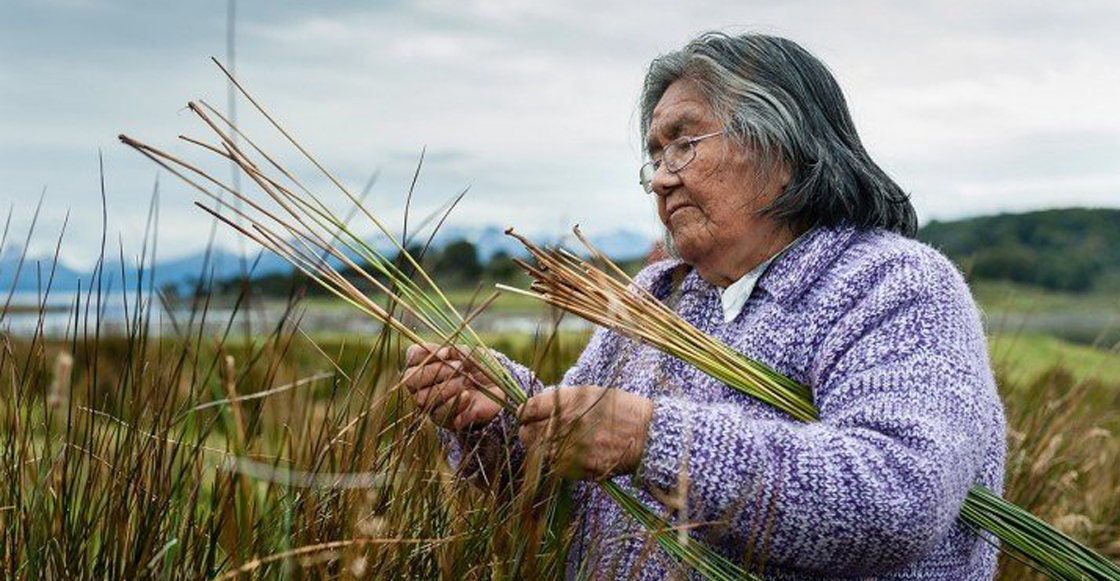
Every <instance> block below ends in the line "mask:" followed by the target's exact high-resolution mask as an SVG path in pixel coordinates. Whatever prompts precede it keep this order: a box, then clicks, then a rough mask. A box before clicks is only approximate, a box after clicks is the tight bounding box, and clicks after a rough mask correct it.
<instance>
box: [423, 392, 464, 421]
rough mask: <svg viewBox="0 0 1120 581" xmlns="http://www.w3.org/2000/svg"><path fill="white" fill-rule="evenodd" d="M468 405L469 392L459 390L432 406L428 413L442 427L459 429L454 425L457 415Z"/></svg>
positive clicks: (457, 419)
mask: <svg viewBox="0 0 1120 581" xmlns="http://www.w3.org/2000/svg"><path fill="white" fill-rule="evenodd" d="M469 405H470V394H469V393H467V392H459V393H457V394H455V395H454V396H451V397H449V398H447V399H445V400H444V401H442V402H440V403H438V404H436V405H435V406H433V408H432V409H431V411H429V412H428V415H429V416H430V417H431V418H432V421H434V422H435V423H436V424H438V425H440V426H443V427H445V428H446V427H450V428H453V429H459V428H458V427H456V425H457V424H458V423H459V417H460V416H461V415H462V413H463V410H464V409H466V407H467V406H469Z"/></svg>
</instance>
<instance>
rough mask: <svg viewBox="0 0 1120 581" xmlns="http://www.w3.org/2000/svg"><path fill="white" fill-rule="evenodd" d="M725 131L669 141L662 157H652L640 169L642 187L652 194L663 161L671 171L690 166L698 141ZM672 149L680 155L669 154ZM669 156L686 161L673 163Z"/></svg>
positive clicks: (694, 157) (674, 171)
mask: <svg viewBox="0 0 1120 581" xmlns="http://www.w3.org/2000/svg"><path fill="white" fill-rule="evenodd" d="M724 133H727V130H726V129H724V130H722V131H716V132H715V133H707V134H704V135H698V136H696V137H681V138H678V139H674V140H673V141H672V142H670V143H669V145H666V146H665V149H664V150H662V151H663V153H662V154H661V159H651V160H649V161H647V162H645V163H644V164H642V167H641V168H640V169H639V170H638V183H640V184H642V189H643V190H645V191H646V193H647V194H652V193H653V178H654V176H656V175H657V170H658V169H660V168H661V164H662V163H665V169H666V170H668V171H669V173H677V172H679V171H681V170H682V169H684V168H685V167H688V164H690V163H692V162H693V161H694V160H695V159H696V144H697V143H699V142H701V141H704V140H705V139H708V138H711V137H715V136H717V135H723V134H724ZM682 146H683V147H684V149H683V150H682V149H680V148H681V147H682ZM674 148H675V149H674ZM670 151H677V152H679V153H680V156H676V155H669V152H670ZM686 156H687V157H688V159H684V157H686ZM667 157H674V158H679V159H684V161H681V162H679V163H673V162H672V161H666V159H665V158H667Z"/></svg>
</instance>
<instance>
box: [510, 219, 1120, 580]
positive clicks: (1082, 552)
mask: <svg viewBox="0 0 1120 581" xmlns="http://www.w3.org/2000/svg"><path fill="white" fill-rule="evenodd" d="M574 233H575V236H576V238H577V239H579V241H580V242H581V243H583V245H584V246H585V247H586V248H587V250H588V251H589V252H590V254H591V256H592V257H594V259H595V260H596V261H597V262H599V263H600V264H602V265H603V269H605V270H602V269H600V268H598V267H597V266H596V265H595V264H593V263H592V262H589V261H588V260H585V259H583V258H580V257H579V256H577V255H575V254H573V253H571V252H568V251H566V250H564V249H544V248H540V247H538V246H536V245H535V244H533V243H532V242H530V241H529V240H527V239H526V238H524V237H522V236H519V235H517V234H516V233H514V232H513V231H512V230H509V231H507V234H509V235H511V236H513V237H515V238H517V239H518V240H519V241H520V242H521V243H522V244H523V245H524V246H525V248H526V249H527V250H528V251H529V253H530V254H531V256H532V258H533V260H534V261H535V264H528V263H525V262H521V261H518V263H519V265H520V266H521V267H522V268H523V269H524V270H525V271H526V272H527V273H528V274H529V275H530V276H531V277H532V278H533V282H532V285H531V286H530V290H529V291H524V290H519V289H516V288H509V287H504V288H505V290H508V291H510V292H517V293H520V294H523V295H526V296H532V297H536V298H537V299H539V300H540V301H542V302H543V303H546V304H549V305H552V306H554V307H557V308H560V309H563V310H565V311H567V312H570V313H573V314H575V315H577V316H580V317H583V318H585V319H587V320H589V321H591V322H593V323H595V324H597V325H600V326H603V327H606V328H609V329H612V330H614V331H616V332H618V333H622V334H624V335H626V336H629V337H632V338H634V339H636V340H639V341H642V342H644V343H646V344H649V345H651V346H653V347H655V348H657V349H658V350H660V351H663V352H665V353H668V354H670V355H672V356H674V357H677V358H678V359H680V360H682V361H684V362H686V363H688V364H690V365H692V366H694V367H696V368H697V369H699V370H701V371H703V372H704V373H706V374H708V375H709V376H711V377H713V378H715V379H717V380H719V381H720V382H721V383H723V384H725V385H726V386H727V387H728V388H730V389H735V390H737V391H740V392H742V393H744V394H746V395H749V396H751V397H753V398H755V399H758V400H760V401H762V402H764V403H767V404H770V405H772V406H774V407H775V408H777V409H779V410H781V411H783V412H785V413H787V414H789V415H790V416H791V417H792V418H794V419H796V420H800V421H809V422H812V421H816V420H817V419H818V417H817V416H818V414H817V410H816V408H815V407H814V402H813V397H812V394H811V393H810V391H809V389H808V387H807V386H804V385H801V384H798V383H797V382H794V381H793V380H791V379H789V378H786V377H784V376H782V375H781V374H779V373H778V372H776V371H775V370H773V369H771V368H769V367H767V366H766V365H764V364H762V363H760V362H757V361H754V360H752V359H750V358H749V357H747V356H746V355H743V354H741V353H738V352H735V351H734V350H733V349H731V348H730V347H728V346H727V345H725V344H723V343H721V342H719V341H718V340H716V339H714V338H712V337H710V336H708V335H706V334H704V333H702V332H700V331H699V330H697V329H696V328H695V327H693V326H692V325H691V324H689V323H688V322H687V321H685V320H684V319H682V318H681V317H680V316H679V315H677V314H676V313H674V312H673V311H671V310H670V309H668V308H667V307H666V306H665V305H664V304H662V302H661V301H659V300H658V299H657V298H656V297H654V296H653V295H652V294H650V293H649V292H648V291H646V290H645V289H643V288H641V287H639V286H638V285H636V284H634V281H633V280H632V279H630V277H629V276H628V275H627V274H626V273H625V272H623V271H622V270H621V269H619V268H618V267H617V266H616V265H615V264H614V263H613V262H611V261H610V259H609V258H607V257H606V256H604V255H603V254H602V253H601V252H599V251H598V250H597V249H596V248H595V247H594V246H592V245H591V244H590V243H589V242H588V241H587V240H586V239H585V238H584V237H583V236H582V234H581V233H580V231H579V228H578V227H577V228H575V230H574ZM1036 403H1037V404H1039V405H1043V406H1048V407H1054V406H1057V405H1059V404H1060V403H1061V401H1060V400H1054V401H1047V400H1040V401H1038V402H1036ZM1037 435H1038V432H1037V431H1032V432H1028V433H1026V434H1025V435H1024V436H1023V437H1024V438H1025V439H1028V440H1029V439H1034V438H1036V437H1037ZM1050 442H1051V443H1052V444H1054V445H1057V444H1059V443H1060V440H1058V439H1057V436H1055V437H1054V438H1050ZM1038 461H1044V460H1043V459H1039V460H1038ZM1105 501H1106V506H1108V507H1111V506H1113V504H1114V502H1112V501H1111V499H1105ZM1104 510H1109V509H1108V508H1105V509H1104ZM1074 516H1079V517H1083V516H1084V515H1074ZM957 518H958V519H959V520H960V521H961V522H963V523H964V524H966V525H968V526H970V527H972V528H973V529H976V530H979V531H983V532H984V533H987V534H990V535H991V537H993V538H994V539H997V540H998V541H999V543H1000V545H999V546H1000V547H1001V548H1002V549H1003V550H1004V553H1005V555H1008V556H1010V557H1013V558H1015V559H1016V560H1018V561H1021V562H1022V563H1024V564H1025V565H1027V566H1029V567H1031V568H1032V569H1034V570H1036V571H1038V572H1040V573H1044V574H1046V575H1047V576H1049V577H1050V578H1052V579H1062V580H1066V581H1082V580H1086V579H1094V580H1101V581H1116V580H1120V565H1117V564H1116V563H1115V562H1114V561H1112V560H1111V559H1109V558H1108V557H1106V556H1105V555H1103V554H1101V553H1099V552H1096V551H1094V550H1093V549H1092V548H1090V547H1089V546H1087V545H1085V544H1084V543H1083V542H1081V541H1079V540H1078V539H1076V538H1075V537H1074V536H1072V535H1070V534H1068V533H1066V532H1065V531H1063V530H1061V529H1060V528H1059V527H1057V526H1055V525H1054V524H1051V523H1048V522H1047V521H1046V520H1043V519H1041V518H1039V517H1038V516H1036V515H1034V514H1032V513H1031V512H1030V511H1029V510H1028V509H1025V508H1024V507H1021V506H1019V505H1016V504H1015V503H1014V502H1008V501H1007V500H1005V499H1004V498H1002V497H1001V496H1000V495H998V494H996V493H994V492H992V491H991V490H989V489H987V488H985V487H984V486H981V485H978V484H974V485H973V486H972V488H971V489H970V490H969V491H968V495H967V497H966V498H965V500H964V503H963V505H962V507H961V509H960V513H959V515H958V517H957Z"/></svg>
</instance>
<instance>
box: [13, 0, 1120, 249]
mask: <svg viewBox="0 0 1120 581" xmlns="http://www.w3.org/2000/svg"><path fill="white" fill-rule="evenodd" d="M226 13H227V4H226V1H224V0H206V1H199V2H140V1H133V2H125V1H123V0H122V1H117V2H106V1H100V0H4V1H3V3H2V5H0V203H2V204H0V211H2V212H3V213H4V214H6V212H7V207H8V206H9V205H10V204H11V205H14V208H15V214H14V216H15V217H14V221H13V231H14V232H16V233H22V232H24V231H25V230H26V227H27V224H28V223H29V220H30V217H31V213H32V210H33V206H34V202H35V201H36V200H37V199H38V197H39V194H40V192H41V191H43V189H44V188H46V192H47V193H46V200H47V201H46V204H45V208H44V211H43V217H42V219H41V221H40V230H39V232H40V235H39V236H37V242H36V243H35V244H34V245H33V246H34V248H35V250H37V251H42V250H45V249H46V248H47V247H49V246H50V244H51V239H52V238H53V237H54V236H56V235H57V232H58V230H59V228H60V227H61V225H62V221H63V218H64V216H65V215H66V212H67V211H68V210H69V211H70V212H71V215H70V226H69V228H68V230H67V240H68V242H67V244H66V246H65V250H64V257H65V259H66V261H67V262H68V263H70V264H72V265H75V266H79V267H81V266H88V265H89V264H90V262H91V261H92V260H93V258H94V257H95V256H96V246H97V242H98V241H99V239H100V197H99V190H98V180H97V176H98V173H97V155H98V151H99V150H100V151H102V152H103V154H104V159H105V174H106V183H107V194H108V204H109V213H110V220H109V232H110V240H114V239H115V238H116V237H117V236H118V234H119V235H120V236H121V238H122V239H123V240H124V242H125V244H126V245H134V244H135V241H136V240H137V239H138V238H139V237H140V235H141V233H142V231H143V220H144V216H145V213H146V211H147V204H148V200H149V198H150V196H151V191H152V186H153V182H154V180H155V178H156V175H157V171H156V168H155V166H154V165H152V164H151V163H150V162H148V161H146V160H144V159H143V158H141V157H139V156H138V155H137V154H135V153H133V152H131V151H130V150H126V149H125V148H124V147H123V146H121V145H119V144H118V143H117V141H116V135H117V134H118V133H122V132H123V133H128V134H130V135H133V136H136V137H138V138H140V139H142V140H145V141H149V142H151V143H153V144H157V145H166V146H170V147H172V149H174V150H175V151H183V150H185V148H183V147H181V146H177V145H174V141H175V136H176V135H178V134H179V133H187V134H192V135H202V134H203V132H202V131H201V128H200V127H199V126H198V124H197V122H196V121H195V120H194V119H193V118H192V117H191V116H190V115H189V114H188V113H186V112H184V111H183V106H184V105H185V103H186V102H187V101H188V100H190V99H195V98H199V97H202V98H205V99H208V100H209V101H210V102H212V103H214V104H215V105H221V106H223V107H224V105H225V102H226V93H225V90H226V86H225V83H224V79H223V77H222V76H221V74H220V72H219V71H218V70H217V69H216V68H215V67H214V66H213V65H212V64H211V63H210V62H209V58H208V57H210V56H211V55H213V56H216V57H218V58H220V59H224V58H225V56H226V40H225V39H226V23H227V18H226ZM236 22H237V53H236V67H237V72H238V76H239V77H240V78H241V80H242V81H243V82H244V83H245V84H247V85H248V87H249V88H250V90H251V91H253V92H254V93H255V94H256V95H257V96H258V97H260V98H261V99H262V100H263V101H264V102H265V103H266V104H267V105H268V107H269V108H270V110H271V112H272V113H274V114H275V115H276V116H277V117H279V118H280V119H281V120H283V122H284V123H285V124H286V125H287V126H288V128H289V129H291V130H292V131H293V132H294V133H295V134H296V135H298V136H299V137H300V139H301V140H302V141H303V143H304V144H305V145H306V146H307V147H308V148H309V149H311V150H312V151H314V152H315V153H316V154H317V155H318V156H319V157H320V158H321V159H322V160H323V161H325V162H326V163H327V165H329V166H330V167H332V168H333V169H335V170H337V171H338V173H339V175H340V176H342V177H343V178H344V179H345V180H347V181H348V182H349V183H351V184H354V185H355V187H360V186H361V184H362V183H363V182H365V181H366V179H367V178H368V176H369V175H370V174H371V172H373V171H374V170H377V169H380V170H381V172H382V173H381V179H380V181H379V182H378V184H377V186H376V187H375V189H374V193H373V195H372V198H371V199H372V202H371V204H372V206H373V207H374V208H375V209H376V210H377V211H379V212H381V213H383V214H385V215H386V216H388V217H389V221H396V220H399V216H400V214H401V210H402V205H403V201H404V194H405V191H406V189H407V184H408V180H409V178H410V177H411V173H412V171H413V170H414V169H415V164H416V161H417V159H418V157H419V154H420V151H421V148H423V147H424V146H427V152H428V156H427V161H426V163H425V170H424V172H423V174H422V175H421V178H420V183H419V186H418V188H417V202H416V206H417V212H418V213H424V212H425V211H428V210H431V209H432V208H435V207H437V206H438V205H439V204H440V203H442V201H443V200H445V199H446V198H448V197H449V196H452V195H453V194H454V193H455V192H456V191H457V190H459V189H461V188H463V187H465V186H470V187H471V191H470V193H469V194H468V197H467V199H466V201H465V202H464V203H463V205H462V206H461V207H460V208H458V210H457V212H456V214H455V215H454V217H453V218H452V220H451V221H452V222H453V223H456V224H460V225H468V226H470V225H482V224H495V225H500V226H508V225H513V226H517V227H518V228H519V229H521V230H523V231H528V232H540V233H545V232H556V231H558V230H560V229H561V228H566V227H567V226H568V225H570V224H571V223H574V222H580V223H582V224H584V227H585V229H587V230H591V231H600V232H605V231H608V230H613V229H617V228H620V227H626V228H629V229H633V230H638V231H642V232H648V233H653V232H655V231H656V218H655V215H654V212H653V211H652V205H651V202H650V201H649V200H648V199H647V198H646V196H645V195H644V194H643V193H642V191H641V189H640V188H639V186H638V185H637V183H636V173H637V167H638V165H639V164H640V162H641V154H640V147H639V140H638V138H637V123H636V118H635V103H636V98H637V92H638V89H639V86H640V83H641V79H642V75H643V72H644V70H645V67H646V66H647V65H648V63H649V61H650V59H651V58H653V57H654V56H656V55H658V54H659V53H662V52H665V51H668V50H671V49H674V48H677V47H679V46H681V45H682V44H683V43H684V42H686V41H687V40H688V39H689V38H690V37H692V36H694V35H695V34H696V33H698V32H701V31H703V30H707V29H723V30H728V31H745V30H754V31H763V32H768V33H773V34H778V35H783V36H787V37H789V38H792V39H794V40H796V41H798V42H800V43H801V44H802V45H804V46H805V47H806V48H808V49H809V50H811V51H812V52H814V53H815V54H817V55H818V56H819V57H821V58H822V59H823V60H824V61H825V62H826V63H827V64H828V66H829V67H830V68H831V69H832V71H833V72H834V73H835V74H836V76H837V78H838V79H839V81H840V84H841V86H842V87H843V88H844V90H845V92H846V94H847V97H848V100H849V103H850V105H851V107H852V111H853V114H854V116H855V120H856V124H857V126H858V128H859V129H860V132H861V134H862V136H863V139H864V142H865V143H866V144H867V146H868V148H869V149H870V151H871V153H872V155H873V156H874V157H875V158H876V159H877V160H878V161H879V163H880V164H881V165H882V166H884V167H885V168H886V169H887V171H888V172H889V173H891V174H892V175H893V176H894V177H895V178H896V179H897V180H898V181H899V182H900V183H901V184H902V185H903V187H904V188H905V189H906V190H908V191H909V192H911V193H912V195H913V199H914V201H915V204H916V206H917V208H918V213H919V216H920V218H921V220H922V221H923V222H926V221H928V220H930V219H935V218H942V219H943V218H957V217H962V216H969V215H976V214H984V213H991V212H997V211H1018V210H1027V209H1037V208H1046V207H1056V206H1074V205H1089V206H1112V207H1120V164H1118V163H1117V154H1118V153H1120V114H1118V113H1117V112H1116V103H1120V72H1118V71H1120V68H1118V66H1117V63H1118V62H1120V40H1118V39H1120V34H1117V32H1116V30H1117V27H1118V25H1120V2H1116V1H1115V0H1062V1H1052V2H1045V3H1044V2H1028V1H1024V0H999V1H990V2H976V1H959V2H958V1H934V2H897V1H894V2H892V1H887V0H881V1H875V0H859V1H848V2H829V1H808V0H802V1H797V0H781V1H778V0H774V1H750V2H704V1H696V0H690V1H687V2H686V1H677V2H662V3H656V2H649V1H648V0H647V1H640V2H639V1H633V0H623V1H612V2H603V1H601V0H599V1H594V2H584V1H581V0H446V1H444V0H419V1H408V2H403V1H400V2H396V1H394V2H385V1H367V2H357V1H352V2H327V1H324V2H295V1H290V2H280V1H275V0H272V1H268V2H264V1H260V2H249V1H245V0H242V1H241V2H239V3H238V6H237V21H236ZM239 110H240V114H241V117H242V119H243V120H244V122H245V124H246V126H247V127H250V128H256V129H258V130H259V129H263V126H261V125H260V124H259V123H256V122H255V121H254V120H253V119H252V118H251V116H250V112H249V110H248V109H247V107H246V104H245V103H244V102H242V103H240V105H239ZM262 140H264V141H266V142H268V143H278V142H275V141H273V140H270V139H269V138H268V137H267V132H262ZM290 159H294V158H290ZM161 189H162V194H161V195H162V199H161V224H160V228H161V236H160V245H161V251H160V253H161V255H162V256H163V257H165V258H167V257H173V256H176V255H181V254H185V253H188V252H191V251H194V250H197V249H200V248H201V246H202V245H203V244H204V243H205V241H206V233H207V232H208V229H209V222H208V221H207V220H205V219H204V218H203V216H202V215H201V213H200V212H199V211H197V210H196V209H194V208H193V207H192V206H191V204H190V202H191V201H192V200H193V199H194V198H195V196H194V195H193V194H192V193H191V192H190V191H189V190H187V189H186V188H185V187H184V186H182V185H180V184H178V183H176V182H175V181H174V180H173V178H171V177H170V176H167V175H163V176H162V178H161ZM222 243H223V244H230V243H231V242H230V241H229V239H228V238H223V239H222Z"/></svg>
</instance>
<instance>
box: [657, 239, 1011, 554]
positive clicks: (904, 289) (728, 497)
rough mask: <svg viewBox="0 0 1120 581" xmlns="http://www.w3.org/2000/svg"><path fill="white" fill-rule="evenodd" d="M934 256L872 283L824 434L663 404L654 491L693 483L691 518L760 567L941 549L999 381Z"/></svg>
mask: <svg viewBox="0 0 1120 581" xmlns="http://www.w3.org/2000/svg"><path fill="white" fill-rule="evenodd" d="M929 254H932V253H929ZM929 254H918V255H917V256H914V255H907V256H903V257H901V258H899V257H895V258H894V259H891V260H890V261H885V262H882V263H880V264H878V265H875V266H874V268H869V269H868V271H867V272H863V273H860V274H861V277H862V278H861V279H860V282H859V283H858V284H859V285H860V287H861V288H865V289H867V290H865V291H861V292H859V293H852V294H853V298H852V299H851V301H852V302H851V304H850V305H848V307H847V309H846V313H845V314H844V315H843V316H841V317H840V319H839V321H838V322H837V323H836V324H835V325H834V327H833V328H832V329H831V330H830V331H829V332H828V333H826V335H825V338H824V342H823V345H822V346H821V348H820V349H819V350H818V356H819V357H818V358H817V359H816V360H815V361H814V365H815V369H814V372H813V373H812V375H813V377H814V381H813V382H812V383H813V386H812V387H813V390H814V398H815V400H816V404H817V406H818V408H819V409H820V421H819V422H815V423H808V424H804V423H799V422H796V421H794V420H792V419H789V420H785V419H779V420H759V419H754V418H753V417H748V416H747V415H746V414H745V413H744V410H743V408H741V407H740V406H739V405H738V404H735V403H716V404H710V403H700V402H695V401H687V400H684V399H675V398H664V399H660V400H657V401H655V410H654V416H653V420H652V422H651V425H650V429H649V436H648V440H647V446H646V451H645V455H644V458H643V461H642V465H641V468H640V472H639V474H640V475H641V478H642V479H643V482H644V483H645V485H646V486H647V487H649V488H651V489H653V490H654V491H658V493H659V494H661V495H663V494H664V491H666V490H671V489H675V488H676V487H677V486H678V483H682V482H683V483H684V484H683V486H686V487H687V495H683V494H680V490H679V489H677V494H678V496H679V497H683V498H687V500H688V504H687V514H686V515H682V516H683V517H684V518H685V519H687V520H688V521H691V522H708V523H718V524H717V525H716V526H714V527H706V530H707V531H708V534H716V535H717V536H721V537H724V539H725V540H731V541H733V542H736V543H741V544H740V545H739V546H742V547H744V550H745V551H746V555H745V558H746V559H747V560H748V561H750V562H753V563H754V564H755V565H756V566H757V564H758V563H759V562H761V561H765V562H766V563H771V564H779V565H781V566H783V567H788V568H794V569H802V570H807V571H816V572H822V571H824V572H828V573H829V574H831V575H840V574H843V575H859V574H875V573H878V572H881V571H884V570H888V569H890V568H892V567H894V566H896V565H899V564H902V563H905V562H907V561H911V560H913V559H915V558H916V557H919V556H921V555H922V554H923V553H924V552H926V551H928V550H929V549H931V548H932V547H934V546H935V545H936V544H937V543H938V541H939V540H940V539H941V538H942V537H943V536H944V535H946V534H947V533H948V532H949V530H950V528H951V527H952V526H953V522H954V520H955V517H956V515H957V513H958V511H959V508H960V506H961V503H962V502H963V500H964V497H965V495H966V493H967V491H968V489H969V487H970V486H971V484H972V482H973V479H974V478H975V474H976V473H977V470H978V467H979V466H980V463H981V460H982V458H981V457H980V454H981V453H980V452H979V450H980V449H982V446H980V445H977V441H978V439H981V438H986V437H988V435H985V434H978V433H976V432H978V431H979V428H978V426H981V425H983V424H982V423H981V422H980V421H979V416H980V410H979V406H980V405H987V402H988V401H990V399H989V398H990V397H991V394H993V393H994V382H993V380H992V378H991V370H990V368H989V367H988V364H987V358H986V355H985V354H984V353H985V346H984V336H983V331H982V329H981V327H980V321H979V317H978V314H977V312H976V309H975V305H974V303H973V302H972V299H971V296H970V294H969V292H968V288H967V286H966V285H965V283H964V281H963V280H962V279H961V278H960V275H959V274H958V273H957V271H956V270H955V268H954V267H952V265H951V264H949V263H948V262H947V261H945V260H944V259H943V258H941V257H940V256H936V257H932V256H930V255H929ZM985 441H986V440H985ZM682 471H683V475H684V477H683V478H681V474H682ZM727 537H730V539H727Z"/></svg>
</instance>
